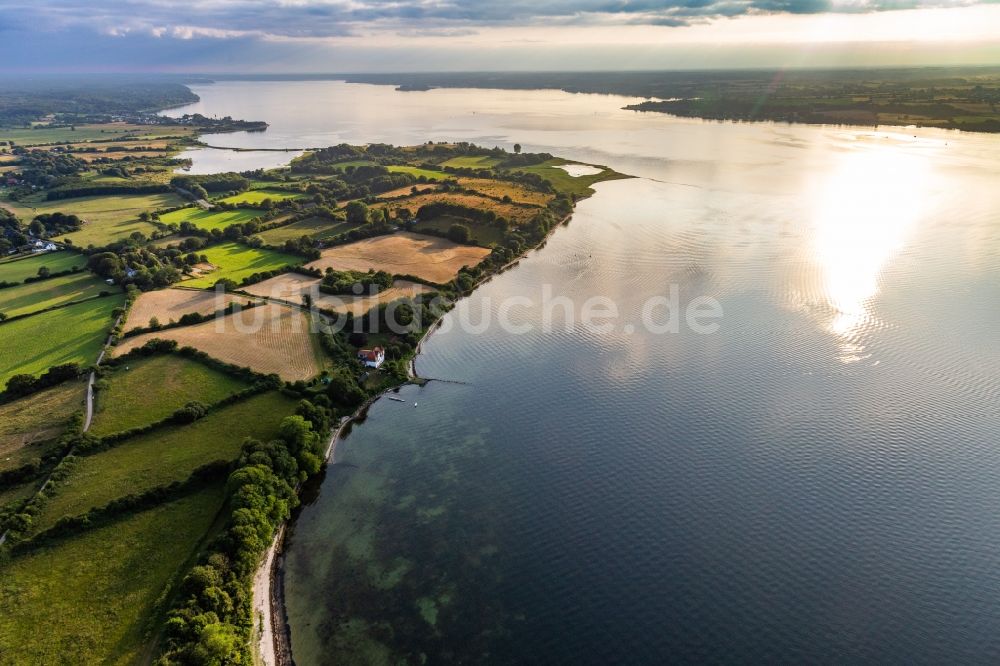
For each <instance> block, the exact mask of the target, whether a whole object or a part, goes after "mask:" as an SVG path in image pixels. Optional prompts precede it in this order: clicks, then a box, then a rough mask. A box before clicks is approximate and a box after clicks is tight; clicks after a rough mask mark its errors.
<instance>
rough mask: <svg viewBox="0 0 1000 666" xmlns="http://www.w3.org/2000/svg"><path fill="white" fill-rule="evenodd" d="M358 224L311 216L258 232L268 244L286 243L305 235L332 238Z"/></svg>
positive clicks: (354, 227) (355, 227) (316, 237)
mask: <svg viewBox="0 0 1000 666" xmlns="http://www.w3.org/2000/svg"><path fill="white" fill-rule="evenodd" d="M358 226H360V225H357V224H349V223H347V222H345V221H333V220H329V219H326V218H323V217H310V218H306V219H304V220H299V221H298V222H293V223H291V224H286V225H285V226H283V227H277V228H274V229H268V230H267V231H262V232H260V233H259V234H256V235H257V236H258V237H260V239H261V240H262V241H264V242H265V243H266V244H267V245H276V246H280V245H284V244H285V242H286V241H290V240H298V239H300V238H302V237H303V236H309V237H310V238H315V239H317V240H318V239H321V238H332V237H333V236H337V235H339V234H342V233H345V232H347V231H350V230H351V229H357V228H358Z"/></svg>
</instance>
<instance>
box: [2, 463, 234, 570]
mask: <svg viewBox="0 0 1000 666" xmlns="http://www.w3.org/2000/svg"><path fill="white" fill-rule="evenodd" d="M228 471H229V463H228V462H227V461H225V460H216V461H215V462H211V463H208V464H207V465H203V466H201V467H199V468H198V469H196V470H195V471H194V472H192V473H191V475H190V476H189V477H188V478H186V479H184V480H183V481H174V482H172V483H168V484H165V485H162V486H156V487H155V488H151V489H149V490H147V491H145V492H142V493H134V494H131V495H126V496H124V497H119V498H118V499H115V500H112V501H110V502H108V503H107V504H105V505H104V506H100V507H94V508H93V509H91V510H90V511H88V512H87V513H85V514H83V515H80V516H63V517H62V518H60V519H59V520H58V521H57V522H56V524H55V525H53V526H52V527H50V528H49V529H47V530H45V531H43V532H39V533H38V534H36V535H35V536H33V537H31V538H30V539H26V540H24V541H20V542H18V543H17V544H15V546H14V548H13V550H14V551H15V552H23V551H26V550H31V549H33V548H36V547H38V546H41V545H44V544H46V543H49V542H51V541H54V540H56V539H59V538H64V537H67V536H72V535H75V534H79V533H80V532H84V531H86V530H89V529H93V528H96V527H101V526H103V525H106V524H108V523H110V522H113V521H114V520H116V519H117V518H119V517H120V516H122V515H124V514H128V513H135V512H137V511H142V510H144V509H151V508H153V507H154V506H157V505H159V504H163V503H164V502H168V501H170V500H172V499H175V498H177V497H180V496H182V495H186V494H188V493H190V492H192V491H194V490H197V489H199V488H202V487H204V486H206V485H208V484H210V483H213V482H216V481H219V480H221V479H223V478H225V476H226V473H227V472H228Z"/></svg>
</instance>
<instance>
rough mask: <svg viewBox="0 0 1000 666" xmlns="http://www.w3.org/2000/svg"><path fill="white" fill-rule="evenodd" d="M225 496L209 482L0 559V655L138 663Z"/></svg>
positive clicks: (14, 659) (17, 660) (11, 660)
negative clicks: (171, 590)
mask: <svg viewBox="0 0 1000 666" xmlns="http://www.w3.org/2000/svg"><path fill="white" fill-rule="evenodd" d="M224 497H225V494H224V492H223V487H222V485H221V484H217V485H213V486H209V487H208V488H205V489H203V490H200V491H197V492H194V493H192V494H190V495H187V496H184V497H181V498H179V499H176V500H174V501H173V502H169V503H166V504H161V505H160V506H157V507H155V508H152V509H149V510H147V511H143V512H140V513H136V514H133V515H129V516H125V517H123V518H121V519H119V520H118V521H116V522H114V523H112V524H110V525H106V526H103V527H100V528H97V529H93V530H90V531H88V532H84V533H83V534H79V535H76V536H73V537H70V538H66V539H63V540H59V541H56V542H53V543H51V544H49V545H47V546H43V547H40V548H38V549H36V550H32V551H29V552H27V553H24V554H22V555H18V556H16V557H14V558H13V559H11V561H10V562H8V563H5V564H2V565H0V606H2V607H3V609H4V612H3V613H0V661H2V662H3V663H4V664H136V663H142V662H143V657H144V654H145V652H146V650H147V648H148V647H149V646H148V643H149V642H150V640H151V639H152V638H153V637H154V636H155V635H156V633H155V632H156V630H157V627H156V626H155V625H156V622H157V621H158V620H160V618H161V617H162V614H163V612H164V610H165V608H163V606H164V605H165V604H166V603H167V602H168V596H167V595H166V594H165V591H166V590H167V589H168V588H170V587H175V586H176V585H177V584H178V583H179V582H180V580H181V578H182V577H183V575H184V572H185V569H186V566H185V565H187V564H188V563H190V562H191V561H192V560H193V557H194V556H195V555H196V553H197V551H198V550H199V548H200V545H201V543H202V541H203V539H204V537H205V536H206V534H207V533H208V532H209V530H210V529H211V528H212V525H213V522H214V521H215V519H216V516H217V515H218V513H219V510H220V509H221V507H222V504H223V501H224Z"/></svg>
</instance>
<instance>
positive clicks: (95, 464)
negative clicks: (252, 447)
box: [35, 392, 296, 531]
mask: <svg viewBox="0 0 1000 666" xmlns="http://www.w3.org/2000/svg"><path fill="white" fill-rule="evenodd" d="M295 405H296V401H294V400H292V399H291V398H287V397H285V396H283V395H281V394H280V393H277V392H270V393H264V394H262V395H257V396H254V397H252V398H249V399H248V400H244V401H242V402H239V403H236V404H235V405H230V406H228V407H224V408H222V409H219V410H217V411H215V412H212V413H210V414H209V415H207V416H205V417H204V418H202V419H200V420H198V421H195V422H194V423H192V424H191V425H187V426H166V427H164V428H157V429H155V430H152V431H150V432H148V433H146V434H144V435H140V436H138V437H133V438H131V439H129V440H126V441H125V442H122V443H120V444H118V445H116V446H115V447H113V448H111V449H108V450H106V451H101V452H100V453H94V454H92V455H88V456H80V457H79V458H77V462H76V465H75V466H74V467H73V470H72V471H71V472H70V475H69V477H68V478H67V479H66V480H65V481H64V482H63V484H62V485H61V486H60V487H59V488H57V489H56V490H55V494H54V495H53V497H52V498H51V499H50V500H49V501H48V503H47V504H46V505H45V507H44V508H43V509H42V512H41V513H40V514H39V515H38V516H37V518H36V521H35V528H36V530H37V531H41V530H44V529H47V528H49V527H52V525H54V524H55V522H56V521H57V520H58V519H59V518H61V517H62V516H77V515H80V514H83V513H86V512H87V511H89V510H90V509H92V508H94V507H100V506H104V505H105V504H107V503H108V502H110V501H111V500H113V499H117V498H119V497H124V496H125V495H129V494H133V493H141V492H144V491H146V490H150V489H151V488H155V487H156V486H161V485H164V484H168V483H171V482H172V481H181V480H183V479H186V478H187V477H188V476H190V474H191V472H193V471H194V470H195V469H197V468H199V467H201V466H202V465H206V464H208V463H210V462H213V461H215V460H232V459H234V458H235V457H236V456H237V455H238V454H239V452H240V447H241V446H242V445H243V440H244V439H246V438H247V437H255V438H257V439H260V440H265V441H266V440H270V439H273V438H274V437H276V436H277V434H278V424H279V423H280V422H281V419H282V418H284V417H285V416H288V415H290V414H293V413H294V412H295Z"/></svg>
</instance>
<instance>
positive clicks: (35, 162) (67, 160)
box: [17, 150, 87, 187]
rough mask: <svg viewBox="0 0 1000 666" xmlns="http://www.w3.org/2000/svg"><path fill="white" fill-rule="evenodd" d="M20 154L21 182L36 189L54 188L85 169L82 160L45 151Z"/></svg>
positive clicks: (30, 151)
mask: <svg viewBox="0 0 1000 666" xmlns="http://www.w3.org/2000/svg"><path fill="white" fill-rule="evenodd" d="M17 152H20V153H21V156H20V162H19V165H18V169H19V170H20V174H21V180H23V181H24V182H25V183H27V184H29V185H35V186H37V187H55V186H56V185H59V184H60V183H61V182H63V181H65V179H66V178H67V177H69V176H75V175H76V174H78V173H80V172H81V171H83V170H84V169H86V168H87V163H86V162H84V161H83V160H81V159H79V158H76V157H73V156H72V155H68V154H66V153H60V152H55V151H47V150H27V151H20V150H19V151H17Z"/></svg>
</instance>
